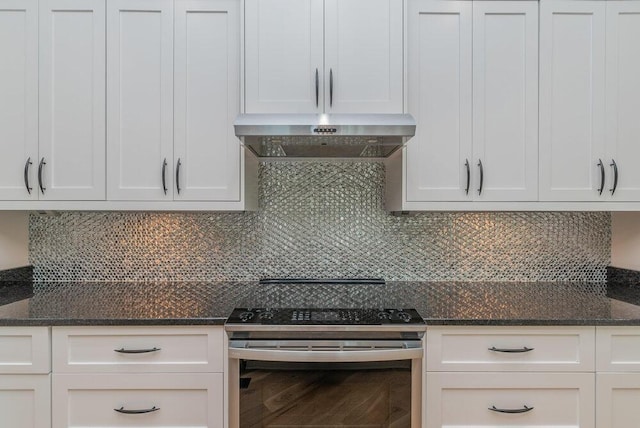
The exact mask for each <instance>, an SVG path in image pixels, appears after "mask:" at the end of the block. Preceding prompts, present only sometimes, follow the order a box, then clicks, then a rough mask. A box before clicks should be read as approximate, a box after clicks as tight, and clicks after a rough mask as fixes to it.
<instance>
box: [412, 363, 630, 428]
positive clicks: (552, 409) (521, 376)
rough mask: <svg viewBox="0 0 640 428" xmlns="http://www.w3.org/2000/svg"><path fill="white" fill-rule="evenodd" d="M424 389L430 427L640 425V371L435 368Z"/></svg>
mask: <svg viewBox="0 0 640 428" xmlns="http://www.w3.org/2000/svg"><path fill="white" fill-rule="evenodd" d="M594 386H595V387H594ZM425 391H426V399H425V409H424V420H425V427H426V428H441V427H476V426H483V427H487V426H488V427H513V426H527V427H534V426H535V427H563V428H568V427H576V428H577V427H580V428H594V427H598V428H636V427H638V426H640V374H629V373H598V374H595V384H594V374H593V373H453V372H433V373H427V375H426V388H425ZM594 404H595V406H594ZM594 407H595V410H594Z"/></svg>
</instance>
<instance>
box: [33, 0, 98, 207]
mask: <svg viewBox="0 0 640 428" xmlns="http://www.w3.org/2000/svg"><path fill="white" fill-rule="evenodd" d="M39 68H40V73H39V79H40V120H39V123H40V136H39V140H40V144H39V147H40V156H39V159H38V165H37V166H40V164H42V167H41V168H39V170H40V174H39V181H41V186H39V187H40V188H39V189H38V190H39V191H40V199H50V200H104V199H105V102H106V101H105V2H104V0H40V64H39ZM34 165H35V162H34Z"/></svg>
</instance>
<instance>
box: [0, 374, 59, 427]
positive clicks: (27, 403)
mask: <svg viewBox="0 0 640 428" xmlns="http://www.w3.org/2000/svg"><path fill="white" fill-rule="evenodd" d="M0 427H3V428H4V427H6V428H49V427H51V383H50V375H48V374H39V375H0Z"/></svg>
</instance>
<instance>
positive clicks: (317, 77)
mask: <svg viewBox="0 0 640 428" xmlns="http://www.w3.org/2000/svg"><path fill="white" fill-rule="evenodd" d="M319 102H320V76H319V75H318V69H317V68H316V108H318V105H319V104H318V103H319Z"/></svg>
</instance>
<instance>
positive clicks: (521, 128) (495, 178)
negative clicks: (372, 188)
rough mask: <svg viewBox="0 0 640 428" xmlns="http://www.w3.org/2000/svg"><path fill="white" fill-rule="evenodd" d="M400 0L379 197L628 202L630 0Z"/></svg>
mask: <svg viewBox="0 0 640 428" xmlns="http://www.w3.org/2000/svg"><path fill="white" fill-rule="evenodd" d="M407 5H408V7H407V21H406V26H407V28H406V32H407V41H406V43H407V47H406V49H407V67H408V70H407V101H408V103H407V107H408V108H407V110H408V112H409V113H411V114H412V115H414V117H415V118H416V121H417V130H416V136H415V137H414V138H413V139H411V140H410V141H409V143H408V144H407V146H406V148H405V149H404V150H403V151H402V153H397V154H396V155H395V156H394V157H392V158H391V159H390V160H389V161H388V171H387V173H388V180H389V181H388V184H389V183H392V184H393V185H391V186H387V208H388V209H391V210H422V209H447V208H448V209H515V210H517V209H567V207H569V208H570V209H581V207H587V209H607V210H608V209H627V208H630V209H637V207H635V208H634V207H633V206H632V205H629V204H627V205H625V204H619V205H617V206H616V204H607V205H600V206H599V205H598V204H591V205H585V204H582V203H584V202H600V201H613V202H615V201H619V202H638V201H640V168H638V167H637V164H638V163H639V162H640V121H639V120H638V119H637V114H638V112H639V111H640V77H639V76H640V1H606V2H605V1H562V0H560V1H551V0H543V1H541V2H540V3H538V2H537V1H501V2H492V1H473V2H469V1H438V0H408V2H407ZM400 183H401V185H400ZM400 188H401V189H402V191H401V192H400V191H399V190H398V189H400ZM471 201H473V203H470V202H471ZM482 202H488V203H487V204H482ZM503 202H508V204H500V203H503ZM531 202H534V203H533V204H531ZM560 202H561V203H560ZM527 203H529V204H527ZM598 207H600V208H598ZM605 207H606V208H605Z"/></svg>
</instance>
